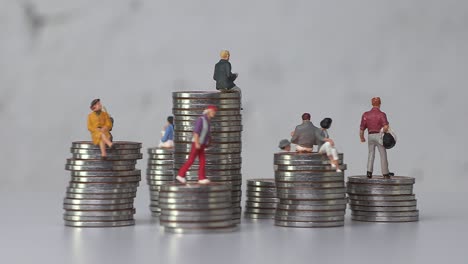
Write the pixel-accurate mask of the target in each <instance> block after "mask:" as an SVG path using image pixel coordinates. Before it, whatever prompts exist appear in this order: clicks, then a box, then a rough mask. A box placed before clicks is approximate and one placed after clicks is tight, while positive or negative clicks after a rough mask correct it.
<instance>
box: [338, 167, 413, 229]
mask: <svg viewBox="0 0 468 264" xmlns="http://www.w3.org/2000/svg"><path fill="white" fill-rule="evenodd" d="M414 183H415V179H414V178H411V177H404V176H393V177H391V178H390V179H384V178H383V177H382V176H374V177H372V178H371V179H369V178H367V176H352V177H348V182H347V190H348V196H349V206H350V209H351V218H352V219H353V220H358V221H367V222H413V221H418V218H419V211H418V210H417V208H416V199H415V195H414V194H413V185H414Z"/></svg>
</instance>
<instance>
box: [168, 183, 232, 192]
mask: <svg viewBox="0 0 468 264" xmlns="http://www.w3.org/2000/svg"><path fill="white" fill-rule="evenodd" d="M230 190H231V186H230V185H229V184H219V183H209V184H198V183H195V184H188V183H187V184H178V183H174V184H167V185H164V186H163V188H162V191H165V192H207V191H230Z"/></svg>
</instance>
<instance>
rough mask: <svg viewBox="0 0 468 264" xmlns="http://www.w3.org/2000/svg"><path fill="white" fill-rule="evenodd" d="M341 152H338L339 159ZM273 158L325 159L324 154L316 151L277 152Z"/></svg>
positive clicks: (341, 156) (341, 157) (341, 155)
mask: <svg viewBox="0 0 468 264" xmlns="http://www.w3.org/2000/svg"><path fill="white" fill-rule="evenodd" d="M343 156H344V155H343V153H338V157H339V159H343ZM273 159H274V160H322V159H327V157H326V155H325V154H321V153H318V152H313V153H301V152H278V153H275V154H274V155H273Z"/></svg>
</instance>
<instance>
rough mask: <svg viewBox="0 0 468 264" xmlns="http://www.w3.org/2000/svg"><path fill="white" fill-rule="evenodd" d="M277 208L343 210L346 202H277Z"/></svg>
mask: <svg viewBox="0 0 468 264" xmlns="http://www.w3.org/2000/svg"><path fill="white" fill-rule="evenodd" d="M277 208H278V209H282V210H306V211H330V210H345V209H346V204H338V205H302V204H278V207H277Z"/></svg>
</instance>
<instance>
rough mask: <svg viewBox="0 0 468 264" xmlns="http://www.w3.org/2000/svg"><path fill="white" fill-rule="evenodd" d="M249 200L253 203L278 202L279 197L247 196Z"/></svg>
mask: <svg viewBox="0 0 468 264" xmlns="http://www.w3.org/2000/svg"><path fill="white" fill-rule="evenodd" d="M247 202H252V203H278V202H279V198H276V197H275V198H273V197H251V196H247Z"/></svg>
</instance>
